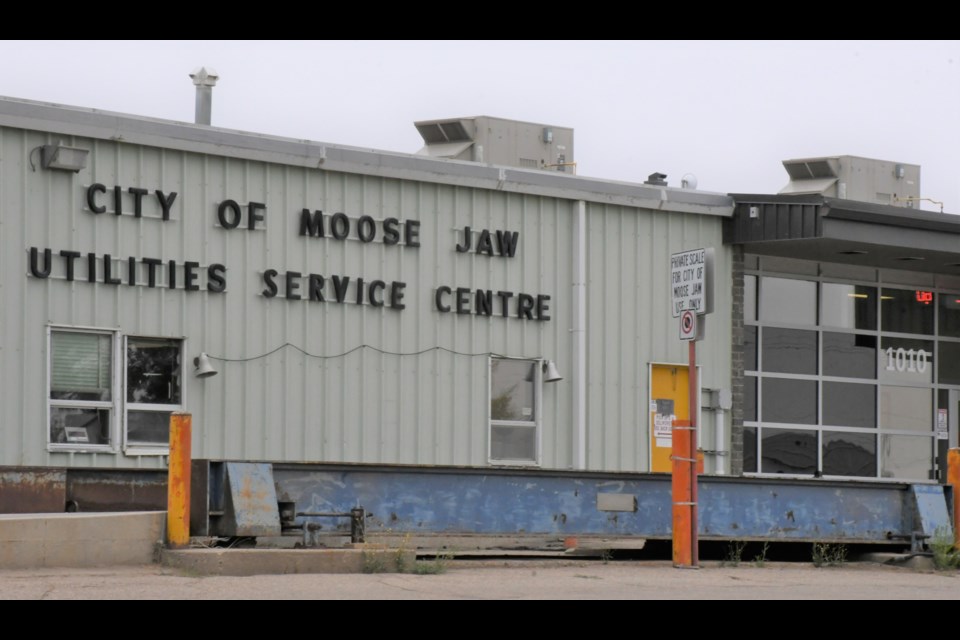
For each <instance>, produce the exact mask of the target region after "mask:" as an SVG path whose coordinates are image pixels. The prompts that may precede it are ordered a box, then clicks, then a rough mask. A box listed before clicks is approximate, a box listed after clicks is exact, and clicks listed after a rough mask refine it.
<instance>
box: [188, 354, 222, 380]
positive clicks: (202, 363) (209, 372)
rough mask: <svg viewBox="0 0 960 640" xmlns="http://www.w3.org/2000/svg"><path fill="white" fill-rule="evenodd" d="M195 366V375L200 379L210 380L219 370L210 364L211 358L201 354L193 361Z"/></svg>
mask: <svg viewBox="0 0 960 640" xmlns="http://www.w3.org/2000/svg"><path fill="white" fill-rule="evenodd" d="M193 366H194V367H195V368H194V370H193V375H195V376H197V377H198V378H209V377H210V376H215V375H217V370H216V369H214V368H213V365H212V364H210V358H209V356H207V354H205V353H201V354H200V355H199V356H197V357H196V358H194V359H193Z"/></svg>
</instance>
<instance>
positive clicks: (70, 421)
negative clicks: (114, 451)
mask: <svg viewBox="0 0 960 640" xmlns="http://www.w3.org/2000/svg"><path fill="white" fill-rule="evenodd" d="M50 442H51V443H54V444H75V445H86V444H110V410H109V409H75V408H68V407H51V408H50Z"/></svg>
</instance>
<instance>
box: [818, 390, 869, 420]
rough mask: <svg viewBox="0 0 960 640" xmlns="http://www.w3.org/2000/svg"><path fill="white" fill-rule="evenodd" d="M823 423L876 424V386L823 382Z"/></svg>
mask: <svg viewBox="0 0 960 640" xmlns="http://www.w3.org/2000/svg"><path fill="white" fill-rule="evenodd" d="M823 424H825V425H831V426H836V427H863V428H864V429H873V428H875V427H876V426H877V387H876V385H872V384H852V383H847V382H827V381H824V383H823Z"/></svg>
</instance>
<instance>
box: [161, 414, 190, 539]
mask: <svg viewBox="0 0 960 640" xmlns="http://www.w3.org/2000/svg"><path fill="white" fill-rule="evenodd" d="M191 420H192V416H191V415H190V414H189V413H174V414H173V415H171V416H170V463H169V465H168V472H167V544H168V545H169V546H171V547H185V546H187V545H188V544H189V543H190V441H191Z"/></svg>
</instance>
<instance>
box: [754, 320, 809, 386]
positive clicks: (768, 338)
mask: <svg viewBox="0 0 960 640" xmlns="http://www.w3.org/2000/svg"><path fill="white" fill-rule="evenodd" d="M760 339H761V341H762V342H761V344H762V346H761V349H762V350H763V351H762V358H763V359H762V361H761V362H760V366H761V367H762V368H763V370H764V371H776V372H778V373H808V374H811V375H816V373H817V332H816V331H802V330H800V329H777V328H776V327H764V328H763V330H762V331H761V334H760Z"/></svg>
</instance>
